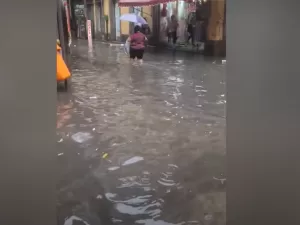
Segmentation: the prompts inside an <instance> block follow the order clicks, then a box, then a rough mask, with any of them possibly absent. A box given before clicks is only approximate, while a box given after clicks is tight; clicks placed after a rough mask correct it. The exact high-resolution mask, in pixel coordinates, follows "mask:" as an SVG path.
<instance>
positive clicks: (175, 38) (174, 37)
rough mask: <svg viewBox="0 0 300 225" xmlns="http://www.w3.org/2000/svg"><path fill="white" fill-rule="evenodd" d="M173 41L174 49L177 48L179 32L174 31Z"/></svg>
mask: <svg viewBox="0 0 300 225" xmlns="http://www.w3.org/2000/svg"><path fill="white" fill-rule="evenodd" d="M172 40H173V48H174V49H175V48H176V42H177V32H176V31H173V32H172Z"/></svg>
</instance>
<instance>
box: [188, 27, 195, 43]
mask: <svg viewBox="0 0 300 225" xmlns="http://www.w3.org/2000/svg"><path fill="white" fill-rule="evenodd" d="M187 31H188V33H189V37H188V39H187V42H189V41H190V40H191V39H192V45H194V43H195V33H194V28H193V26H192V25H191V24H189V25H188V30H187Z"/></svg>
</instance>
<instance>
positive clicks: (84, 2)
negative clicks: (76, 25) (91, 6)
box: [83, 0, 88, 38]
mask: <svg viewBox="0 0 300 225" xmlns="http://www.w3.org/2000/svg"><path fill="white" fill-rule="evenodd" d="M83 6H84V9H83V12H84V25H85V36H86V38H87V37H88V27H87V21H88V14H87V3H86V0H83Z"/></svg>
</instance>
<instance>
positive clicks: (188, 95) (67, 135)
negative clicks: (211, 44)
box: [57, 41, 226, 225]
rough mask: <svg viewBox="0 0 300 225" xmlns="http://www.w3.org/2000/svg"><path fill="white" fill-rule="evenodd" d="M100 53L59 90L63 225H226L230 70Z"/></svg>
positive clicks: (116, 50) (78, 57)
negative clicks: (227, 74)
mask: <svg viewBox="0 0 300 225" xmlns="http://www.w3.org/2000/svg"><path fill="white" fill-rule="evenodd" d="M94 47H95V49H94V52H93V53H88V48H87V46H86V42H85V41H79V42H77V43H74V47H73V49H72V54H73V56H72V71H73V77H72V83H71V85H70V88H69V90H68V91H67V92H64V91H59V92H58V100H57V141H58V143H57V159H58V183H57V196H58V199H57V210H58V220H59V224H60V225H63V224H65V225H72V224H74V225H79V224H80V225H81V224H84V225H100V224H102V225H109V224H120V225H133V224H145V225H173V224H174V225H175V224H176V225H177V224H180V225H192V224H193V225H194V224H195V225H197V224H199V225H202V224H203V225H223V224H226V222H225V220H226V216H225V214H226V213H225V211H226V208H225V205H226V198H225V196H226V195H225V188H226V167H225V165H226V155H225V104H226V101H225V82H224V80H225V66H224V65H222V64H220V63H218V62H215V61H214V60H213V59H207V58H202V56H199V55H191V54H188V55H185V54H182V53H181V54H172V53H170V52H165V53H146V55H145V61H144V64H143V65H132V63H130V62H129V60H128V56H126V55H125V54H124V51H123V49H122V48H121V47H119V46H114V47H110V46H108V45H105V44H101V43H96V44H94Z"/></svg>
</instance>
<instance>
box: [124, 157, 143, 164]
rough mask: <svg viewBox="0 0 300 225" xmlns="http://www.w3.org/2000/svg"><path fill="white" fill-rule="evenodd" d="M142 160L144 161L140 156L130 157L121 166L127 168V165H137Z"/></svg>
mask: <svg viewBox="0 0 300 225" xmlns="http://www.w3.org/2000/svg"><path fill="white" fill-rule="evenodd" d="M143 160H144V158H143V157H141V156H135V157H132V158H130V159H128V160H126V161H125V162H124V163H123V164H122V166H128V165H131V164H134V163H137V162H139V161H143Z"/></svg>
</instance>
